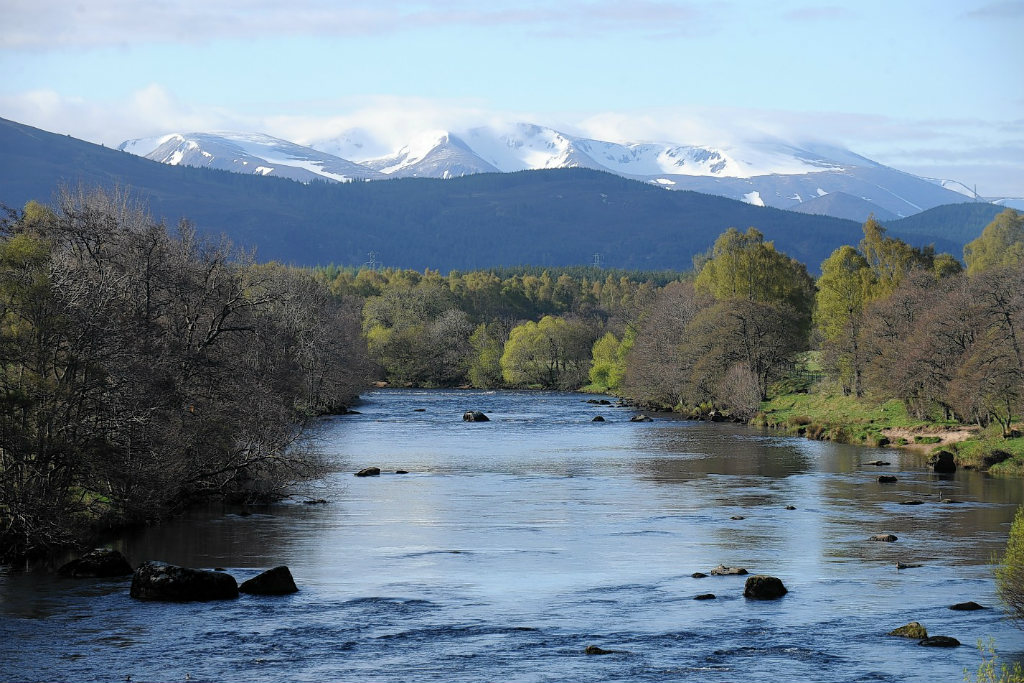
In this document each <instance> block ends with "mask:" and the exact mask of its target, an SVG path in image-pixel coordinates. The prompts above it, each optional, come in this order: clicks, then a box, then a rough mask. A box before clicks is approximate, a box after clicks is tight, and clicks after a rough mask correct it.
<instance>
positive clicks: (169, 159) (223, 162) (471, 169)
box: [120, 123, 974, 221]
mask: <svg viewBox="0 0 1024 683" xmlns="http://www.w3.org/2000/svg"><path fill="white" fill-rule="evenodd" d="M375 147H376V148H379V145H374V144H371V142H370V141H369V140H368V134H367V133H366V132H365V131H349V132H347V133H344V134H342V135H339V136H336V137H333V138H330V139H324V140H316V141H312V142H310V143H309V144H308V145H305V146H304V145H298V144H295V143H292V142H288V141H286V140H280V139H277V138H273V137H270V136H267V135H263V134H254V133H189V134H179V133H172V134H168V135H164V136H161V137H157V138H146V139H138V140H128V141H126V142H124V143H122V144H121V146H120V149H122V150H124V151H128V152H131V153H133V154H137V155H140V156H145V157H146V158H148V159H152V160H154V161H160V162H162V163H167V164H172V165H187V166H202V167H208V168H217V169H221V170H228V171H234V172H240V173H251V174H256V175H274V176H279V177H285V178H291V179H293V180H298V181H301V182H309V181H311V180H318V179H322V180H327V181H330V182H346V181H353V180H379V179H382V178H411V177H412V178H454V177H461V176H466V175H472V174H477V173H510V172H516V171H524V170H540V169H553V168H587V169H592V170H597V171H604V172H607V173H612V174H615V175H619V176H622V177H624V178H629V179H632V180H639V181H642V182H646V183H649V184H652V185H655V186H658V187H661V188H664V189H668V190H693V191H697V192H703V193H705V194H715V195H719V196H723V197H728V198H730V199H735V200H738V201H743V202H746V203H748V204H753V205H756V206H771V207H775V208H780V209H792V210H796V211H800V212H801V213H808V214H816V215H831V216H836V217H840V218H847V219H850V220H858V221H863V220H864V219H866V218H867V217H868V216H869V215H871V214H874V215H875V216H876V217H878V218H884V219H897V218H901V217H905V216H911V215H913V214H916V213H918V212H920V211H923V210H925V209H929V208H932V207H935V206H941V205H944V204H953V203H959V202H963V201H965V196H967V197H970V198H972V199H973V198H974V197H973V193H972V192H971V191H970V190H969V189H968V188H966V187H965V186H963V185H962V184H960V183H956V182H953V181H941V180H930V179H926V178H921V177H918V176H915V175H912V174H909V173H904V172H902V171H898V170H896V169H893V168H890V167H888V166H884V165H883V164H879V163H877V162H875V161H872V160H870V159H868V158H866V157H863V156H860V155H858V154H855V153H853V152H850V151H849V150H846V149H843V148H840V147H836V146H830V145H824V144H803V145H794V144H790V143H786V142H782V141H779V140H762V141H760V142H746V143H742V144H736V145H730V146H701V145H683V144H677V143H631V144H625V143H617V142H607V141H602V140H594V139H589V138H583V137H576V136H572V135H568V134H566V133H562V132H559V131H557V130H554V129H552V128H547V127H543V126H537V125H533V124H528V123H517V124H509V125H506V126H486V127H476V128H470V129H467V130H465V131H461V132H458V133H455V132H452V131H443V130H437V131H428V132H425V133H423V134H421V135H418V136H416V137H415V138H414V139H413V140H411V141H410V142H408V143H407V144H405V145H403V146H402V147H400V148H399V149H397V150H395V151H394V152H392V153H390V154H386V155H383V156H372V155H371V154H370V151H371V150H373V149H374V148H375Z"/></svg>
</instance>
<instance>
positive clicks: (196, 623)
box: [0, 390, 1024, 682]
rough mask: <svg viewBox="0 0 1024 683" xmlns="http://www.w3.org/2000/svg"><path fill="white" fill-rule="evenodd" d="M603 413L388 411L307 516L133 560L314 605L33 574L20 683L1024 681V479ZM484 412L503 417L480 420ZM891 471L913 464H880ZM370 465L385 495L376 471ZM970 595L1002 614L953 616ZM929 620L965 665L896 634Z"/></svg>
mask: <svg viewBox="0 0 1024 683" xmlns="http://www.w3.org/2000/svg"><path fill="white" fill-rule="evenodd" d="M584 398H585V397H581V396H580V395H577V394H539V393H516V392H497V393H495V392H465V391H462V392H453V391H389V390H384V391H378V392H374V393H373V394H370V395H369V396H368V397H367V402H366V403H365V405H362V406H360V407H359V409H360V410H361V411H362V415H350V416H343V417H337V418H332V419H329V420H325V421H324V422H323V424H322V425H321V426H320V428H319V429H318V430H317V432H316V434H315V435H314V438H315V440H316V442H317V443H318V445H319V446H320V447H321V448H322V449H323V450H324V452H326V453H327V455H328V456H329V458H330V459H331V461H332V462H333V463H335V464H336V465H337V469H338V472H337V474H334V475H332V476H330V477H327V478H326V479H324V480H323V481H320V482H316V483H315V484H314V485H311V486H310V487H308V489H307V490H303V491H302V492H301V493H300V495H297V496H296V497H295V499H294V500H293V501H290V502H285V503H282V504H279V505H274V506H270V507H266V508H251V509H249V510H241V509H239V508H220V507H218V508H211V509H204V510H197V511H194V512H192V513H190V514H189V515H186V516H184V517H182V518H180V519H177V520H175V521H173V522H172V523H169V524H166V525H163V526H161V527H158V528H153V529H147V530H145V531H143V532H141V533H138V534H137V535H131V536H127V537H124V538H122V539H118V540H117V541H116V542H115V543H114V544H113V545H114V546H115V547H118V548H119V549H121V550H122V551H123V552H125V554H126V555H127V556H128V557H129V559H130V560H131V561H132V562H133V563H139V562H142V561H143V560H148V559H158V560H164V561H167V562H172V563H176V564H183V565H187V566H194V567H226V568H227V569H228V570H229V571H230V572H231V573H232V574H233V575H234V576H235V577H236V578H237V579H239V581H241V580H244V579H246V578H249V577H251V576H254V575H255V574H257V573H258V572H259V571H261V570H262V569H266V568H269V567H272V566H276V565H279V564H287V565H288V566H289V567H290V568H291V570H292V573H293V575H294V576H295V579H296V582H297V583H298V585H299V587H300V592H299V593H297V594H294V595H292V596H288V597H273V598H271V597H256V596H242V597H241V598H239V599H238V600H235V601H229V602H211V603H190V604H167V603H147V602H138V601H134V600H131V599H130V598H129V597H128V594H127V593H128V590H127V589H128V583H129V581H128V580H70V579H60V578H58V577H55V576H54V575H53V574H52V573H48V572H46V571H42V570H37V571H30V572H13V571H8V572H6V573H3V574H0V680H5V681H7V680H24V681H48V680H75V681H101V680H102V681H111V680H124V679H125V677H127V676H130V677H131V680H132V681H135V682H139V681H184V680H186V679H190V680H194V681H195V680H215V681H279V680H283V679H287V680H294V681H333V680H344V681H427V680H438V681H647V680H650V681H676V680H694V681H780V680H793V681H796V680H801V681H939V680H942V681H959V680H962V678H963V670H964V668H965V667H966V668H969V669H970V670H972V671H973V670H974V669H976V667H977V664H978V662H979V661H980V657H979V655H978V652H977V650H976V649H975V647H974V644H975V643H976V642H977V640H978V639H985V640H986V641H987V640H988V639H989V638H990V637H991V638H994V639H995V644H996V648H997V650H998V651H999V652H1000V654H1001V656H1002V657H1004V658H1007V659H1014V658H1016V659H1024V635H1022V632H1021V631H1020V630H1018V629H1016V628H1014V627H1013V625H1012V624H1011V623H1010V622H1009V621H1008V620H1007V619H1006V618H1005V616H1004V615H1003V613H1002V611H1001V610H1000V609H999V605H998V602H997V600H996V597H995V590H994V583H993V580H992V571H991V565H990V561H991V557H992V555H993V554H994V553H998V552H1000V551H1001V550H1002V548H1003V545H1004V544H1005V541H1006V535H1007V533H1008V528H1009V523H1010V521H1011V520H1012V517H1013V514H1014V511H1015V509H1016V506H1017V505H1018V504H1020V503H1021V502H1022V500H1024V489H1022V484H1021V481H1020V480H998V479H991V478H989V477H986V476H985V475H981V474H978V473H972V472H959V473H957V474H956V475H955V476H953V477H951V478H940V477H939V476H938V475H935V474H932V473H930V472H929V471H928V470H927V468H926V467H925V466H924V463H923V462H922V460H921V459H920V458H919V457H918V456H915V455H912V454H903V453H900V452H898V451H894V450H873V449H867V448H858V447H852V446H841V445H836V444H829V443H821V442H813V441H806V440H803V439H791V438H785V437H779V436H775V435H772V434H766V433H761V432H758V431H755V430H751V429H748V428H745V427H740V426H735V425H724V424H703V423H694V422H686V421H681V420H674V419H671V418H665V417H662V418H661V419H659V420H656V421H655V422H652V423H631V422H629V421H628V418H629V416H630V415H632V414H633V413H632V412H631V411H630V410H628V409H624V408H614V407H607V406H594V405H590V404H587V403H585V402H584ZM417 409H424V410H423V412H417ZM468 409H478V410H483V411H485V412H488V413H489V415H490V417H491V420H492V421H491V422H487V423H463V422H462V421H461V415H462V412H463V411H465V410H468ZM597 414H601V415H603V416H604V417H605V418H606V419H607V422H604V423H594V422H591V418H592V417H593V416H594V415H597ZM875 459H883V460H887V461H889V462H890V463H892V464H891V465H890V466H885V467H874V466H866V465H863V464H861V463H863V462H865V461H869V460H875ZM371 465H374V466H379V467H380V468H381V469H382V470H383V472H384V474H383V475H382V476H380V477H371V478H356V477H353V476H351V473H352V472H354V471H356V470H358V469H361V468H363V467H367V466H371ZM396 469H403V470H408V471H409V474H405V475H398V474H392V472H394V471H395V470H396ZM880 473H895V474H896V475H897V476H898V478H899V481H898V483H896V484H879V483H878V482H877V477H878V475H879V474H880ZM306 498H324V499H327V500H328V501H329V503H328V504H326V505H305V504H303V503H302V500H304V499H306ZM945 498H952V499H956V500H959V501H962V502H960V503H959V504H948V503H946V504H944V503H941V502H940V501H941V499H945ZM908 500H921V501H924V502H923V504H921V505H901V502H903V501H908ZM787 505H792V506H795V508H796V509H795V510H786V509H785V507H786V506H787ZM734 517H742V518H743V519H733V518H734ZM877 533H893V534H896V535H897V536H898V537H899V540H898V541H897V542H895V543H879V542H870V541H868V540H867V539H868V537H869V536H871V535H873V534H877ZM898 561H899V562H905V563H914V564H921V565H923V566H921V567H918V568H913V569H905V570H898V569H897V567H896V563H897V562H898ZM720 563H724V564H726V565H735V566H742V567H745V568H747V569H748V570H750V571H751V573H767V574H772V575H774V576H778V577H780V578H781V579H782V580H783V581H784V582H785V584H786V586H787V587H788V588H789V590H790V593H789V594H788V595H786V596H785V597H784V598H783V599H781V600H778V601H773V602H756V601H748V600H746V599H744V598H743V597H742V593H743V583H744V577H742V576H726V577H715V576H710V577H707V578H703V579H694V578H692V577H691V574H692V573H694V572H698V571H700V572H705V573H709V572H710V569H711V568H712V567H714V566H715V565H717V564H720ZM701 593H714V594H715V595H716V596H717V599H716V600H709V601H695V600H694V599H693V598H694V596H695V595H698V594H701ZM967 600H974V601H976V602H979V603H981V604H983V605H987V606H989V607H991V608H992V609H987V610H983V611H978V612H955V611H951V610H949V609H948V607H949V605H952V604H954V603H957V602H964V601H967ZM912 620H916V621H920V622H921V623H923V624H924V625H925V626H926V627H927V629H928V631H929V633H930V634H935V635H949V636H953V637H956V638H957V639H959V640H960V641H961V642H962V643H964V646H963V647H960V648H956V649H952V650H946V649H932V648H923V647H919V646H917V644H916V643H915V642H914V641H910V640H905V639H900V638H891V637H887V636H886V635H885V634H886V632H887V631H889V630H891V629H893V628H895V627H897V626H901V625H903V624H905V623H906V622H908V621H912ZM588 645H597V646H600V647H602V648H604V649H607V650H613V651H614V652H613V654H609V655H605V656H587V655H585V654H584V649H585V648H586V647H587V646H588Z"/></svg>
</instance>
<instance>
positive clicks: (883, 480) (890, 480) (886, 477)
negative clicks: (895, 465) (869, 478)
mask: <svg viewBox="0 0 1024 683" xmlns="http://www.w3.org/2000/svg"><path fill="white" fill-rule="evenodd" d="M896 481H897V480H896V477H894V476H892V475H891V474H883V475H881V476H880V477H878V483H879V484H895V483H896Z"/></svg>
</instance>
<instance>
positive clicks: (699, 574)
mask: <svg viewBox="0 0 1024 683" xmlns="http://www.w3.org/2000/svg"><path fill="white" fill-rule="evenodd" d="M690 576H691V577H692V578H694V579H706V578H707V577H708V575H707V574H705V573H704V572H694V573H692V574H690Z"/></svg>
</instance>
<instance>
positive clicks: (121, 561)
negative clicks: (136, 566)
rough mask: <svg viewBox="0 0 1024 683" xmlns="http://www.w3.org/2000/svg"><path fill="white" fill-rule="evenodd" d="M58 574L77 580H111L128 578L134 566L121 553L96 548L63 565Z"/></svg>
mask: <svg viewBox="0 0 1024 683" xmlns="http://www.w3.org/2000/svg"><path fill="white" fill-rule="evenodd" d="M57 573H58V574H60V575H61V576H70V577H72V578H76V579H85V578H89V579H98V578H109V577H112V576H128V575H129V574H131V573H132V566H131V565H130V564H129V563H128V560H127V559H125V556H124V555H122V554H121V553H120V552H118V551H116V550H111V549H110V548H96V549H95V550H90V551H89V552H87V553H86V554H85V555H82V556H81V557H79V558H78V559H75V560H71V561H70V562H68V563H67V564H65V565H62V566H61V568H60V569H58V570H57Z"/></svg>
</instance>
